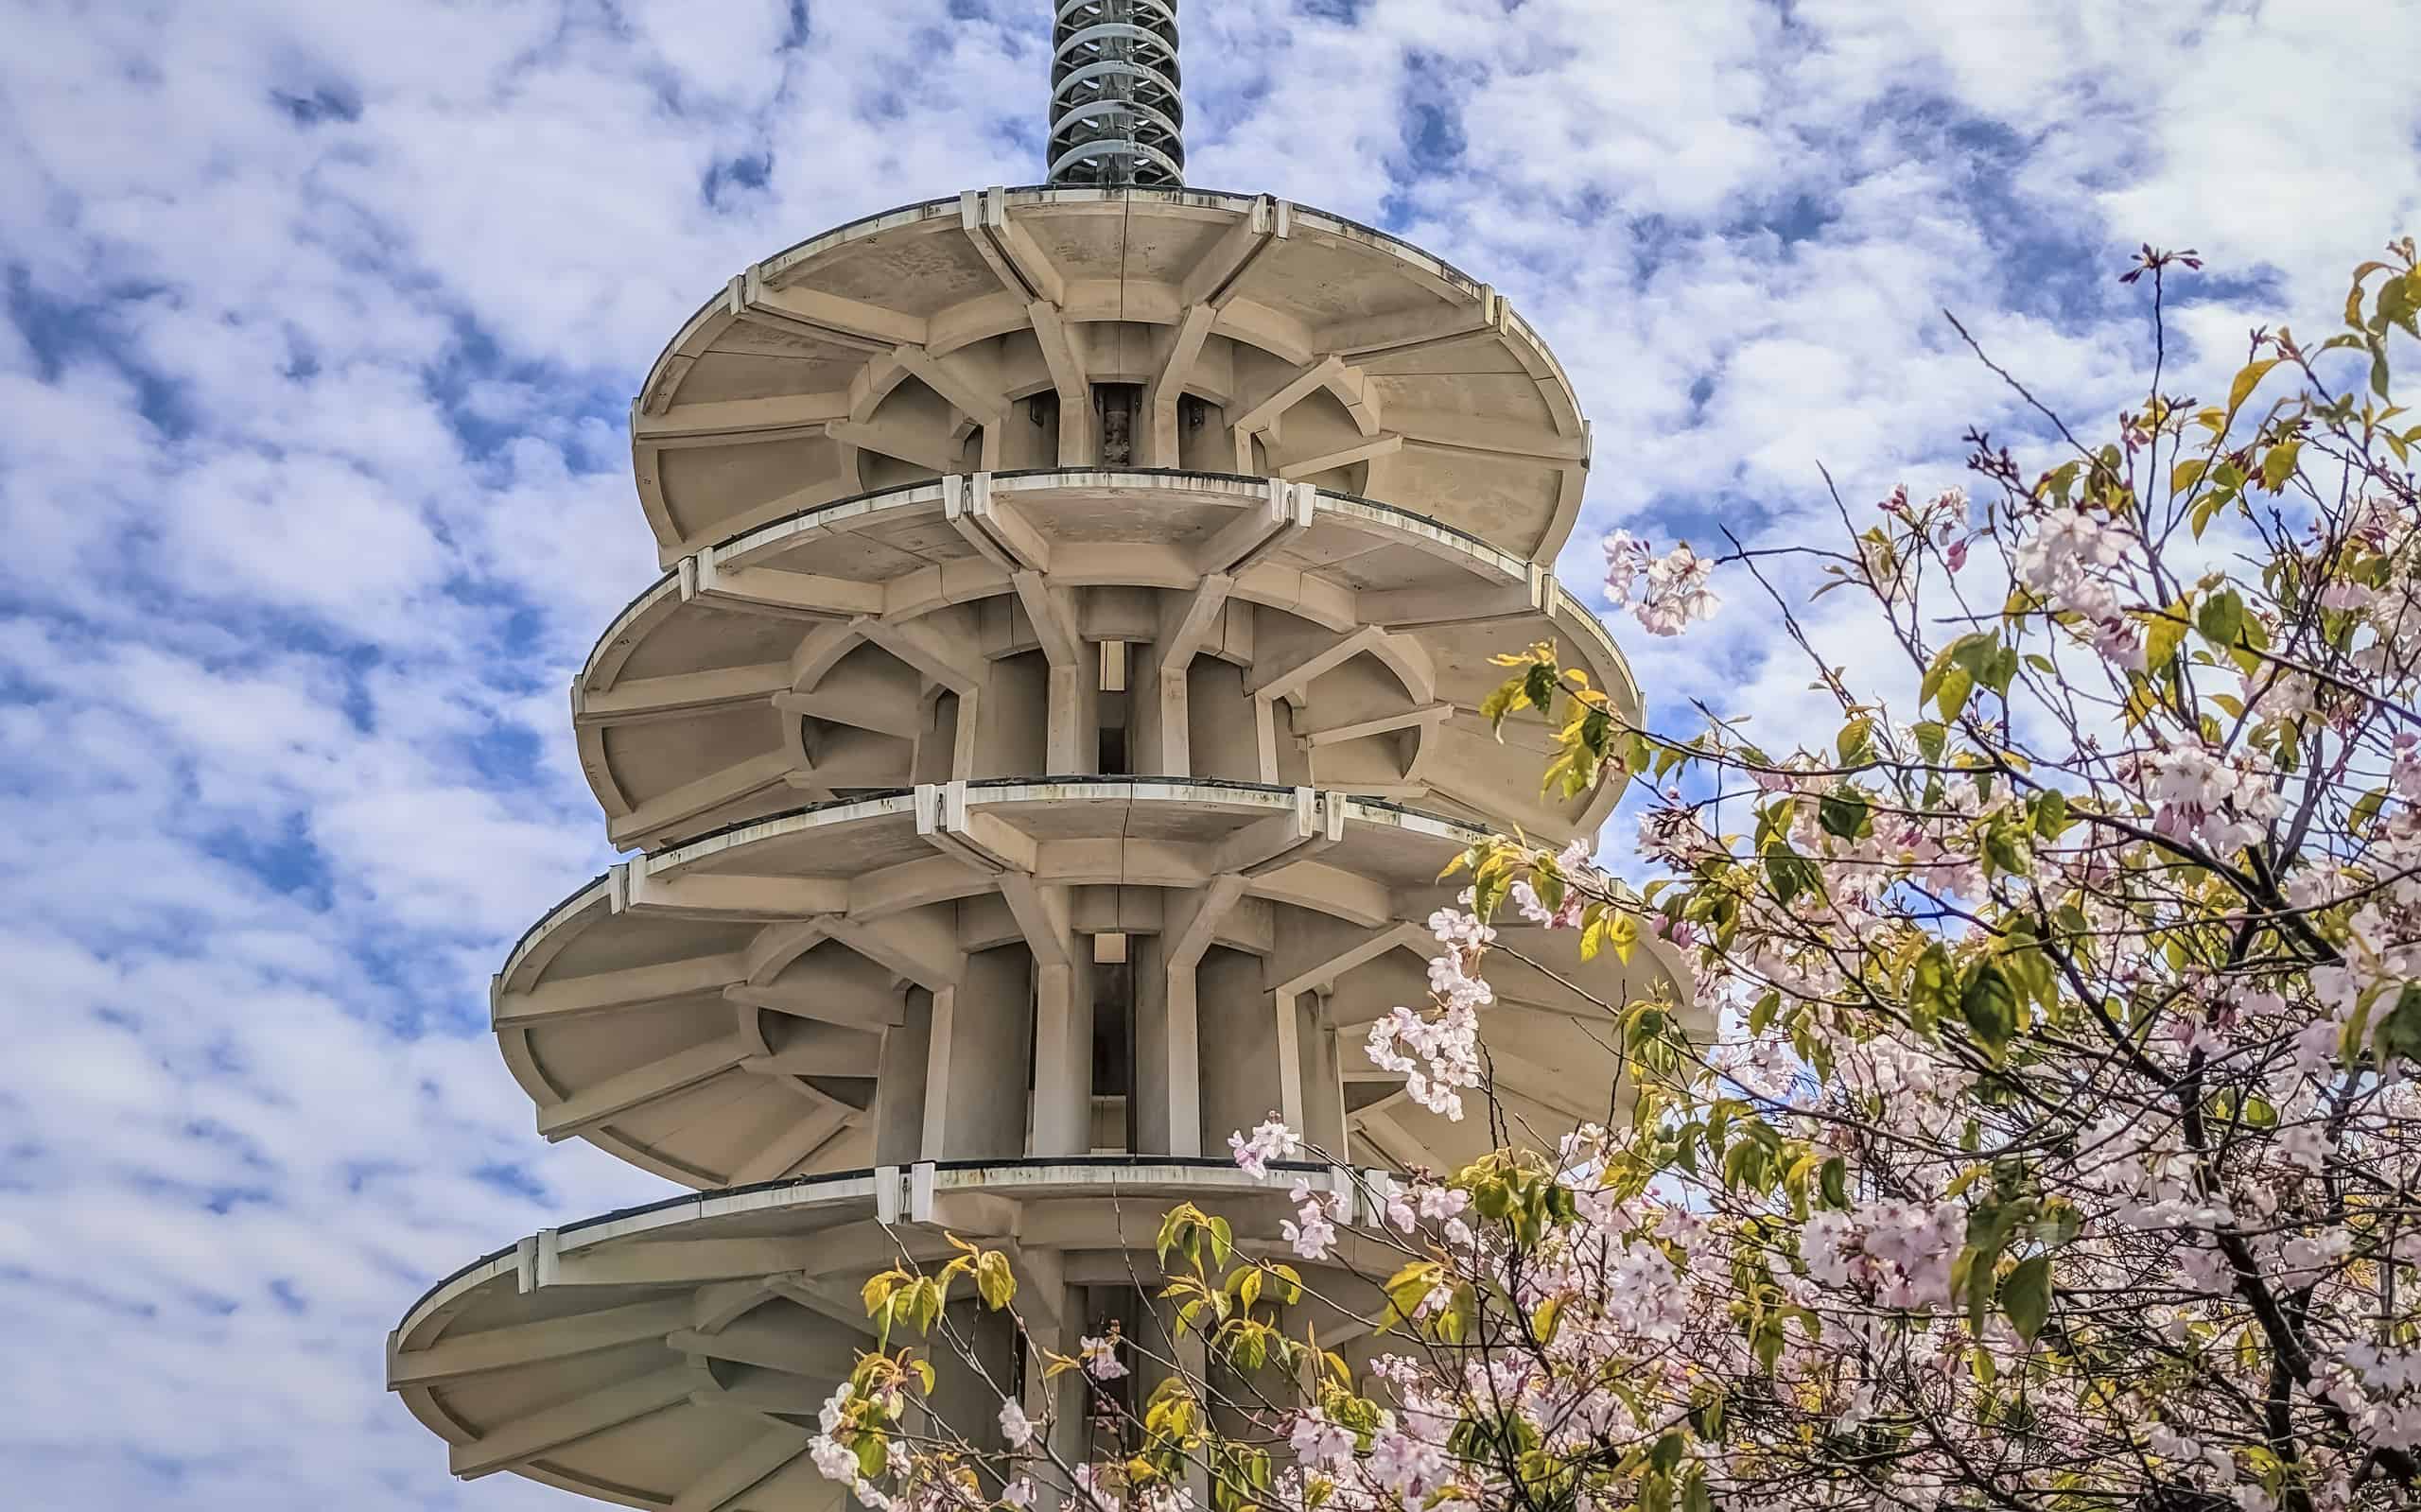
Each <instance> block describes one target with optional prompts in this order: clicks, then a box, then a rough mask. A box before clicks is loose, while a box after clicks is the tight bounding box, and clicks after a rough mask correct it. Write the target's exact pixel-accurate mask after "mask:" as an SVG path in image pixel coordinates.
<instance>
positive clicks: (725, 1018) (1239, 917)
mask: <svg viewBox="0 0 2421 1512" xmlns="http://www.w3.org/2000/svg"><path fill="white" fill-rule="evenodd" d="M1484 833H1485V832H1484V831H1482V830H1479V829H1476V828H1474V827H1472V826H1466V825H1461V824H1457V823H1455V822H1453V821H1450V820H1443V819H1438V818H1435V817H1431V816H1428V815H1423V814H1419V813H1414V812H1411V811H1409V810H1406V809H1403V808H1398V807H1396V806H1394V805H1390V804H1385V803H1381V802H1376V801H1371V800H1367V799H1357V798H1351V797H1348V796H1346V795H1343V794H1340V793H1334V792H1319V791H1314V790H1312V789H1309V788H1280V787H1263V786H1258V785H1250V784H1233V783H1211V782H1200V781H1170V780H1156V779H1146V778H1092V779H1076V780H1068V781H1007V782H986V783H949V784H946V785H940V786H927V787H921V788H917V789H914V790H912V791H903V792H897V793H893V794H888V795H885V796H880V797H874V798H866V799H861V800H856V801H847V802H838V803H832V804H826V805H822V806H819V807H816V808H808V809H803V810H800V811H798V812H795V813H791V814H786V815H781V816H778V817H775V818H771V819H764V820H758V821H756V822H754V823H751V824H748V825H745V826H739V827H736V828H733V829H731V830H728V831H725V832H723V833H721V834H717V835H713V836H709V837H705V838H703V839H700V840H698V841H695V842H692V843H689V844H688V845H684V846H680V847H676V848H674V849H671V850H667V851H663V852H660V853H657V854H655V855H652V856H648V857H644V858H641V859H637V860H631V861H629V862H626V863H624V864H622V865H620V866H618V867H616V868H614V870H613V871H611V872H609V873H608V874H607V875H606V876H604V877H602V878H599V879H598V880H597V881H596V882H594V883H592V884H590V885H589V886H588V887H586V888H584V889H583V890H582V891H581V892H579V893H578V894H575V895H573V896H572V897H570V898H569V899H567V900H566V901H565V902H564V903H563V904H561V905H560V906H558V907H557V908H556V909H555V910H554V912H551V913H549V915H548V916H547V917H546V918H545V919H544V920H542V921H541V922H540V923H539V924H537V925H536V926H535V927H533V928H532V929H531V931H530V932H529V934H528V935H526V936H525V937H524V938H523V939H522V941H521V942H520V944H519V945H518V946H517V947H515V948H514V952H513V954H512V956H511V957H510V958H509V959H508V960H507V962H506V963H505V965H504V968H503V969H502V970H501V971H500V972H499V973H498V974H497V976H496V984H495V994H494V1002H493V1019H494V1024H495V1029H496V1036H497V1040H498V1044H499V1048H500V1049H501V1051H502V1052H503V1054H504V1056H505V1059H506V1061H507V1063H508V1064H509V1065H510V1066H511V1068H512V1069H513V1072H514V1076H515V1078H516V1079H518V1081H519V1082H520V1084H521V1086H522V1087H523V1088H524V1089H525V1090H526V1091H527V1092H528V1093H529V1094H530V1096H531V1100H532V1101H533V1102H534V1103H535V1104H537V1121H538V1128H539V1131H540V1132H541V1133H542V1134H544V1135H546V1136H547V1137H548V1138H555V1139H561V1138H570V1137H573V1136H578V1137H581V1138H587V1139H588V1140H590V1141H591V1142H592V1143H595V1144H596V1145H598V1146H599V1147H600V1148H601V1149H603V1150H605V1151H607V1152H608V1153H610V1154H613V1155H615V1156H619V1157H620V1158H622V1159H625V1160H628V1161H630V1162H632V1163H633V1164H636V1165H638V1166H640V1167H643V1168H644V1169H646V1170H649V1171H652V1172H654V1173H658V1174H660V1175H663V1176H666V1177H669V1178H671V1179H672V1180H674V1181H678V1182H682V1183H684V1184H687V1185H689V1186H694V1187H700V1188H712V1187H723V1186H734V1185H742V1184H746V1183H750V1182H756V1181H764V1180H772V1179H775V1178H778V1177H783V1176H788V1175H792V1174H797V1173H814V1172H824V1171H831V1170H838V1169H844V1168H848V1167H855V1166H862V1165H867V1164H871V1163H877V1162H885V1163H888V1162H900V1163H905V1162H908V1161H912V1160H915V1159H919V1158H936V1159H959V1158H1006V1157H1014V1156H1025V1155H1028V1154H1034V1155H1042V1156H1074V1155H1083V1154H1086V1153H1088V1152H1092V1151H1101V1150H1126V1151H1139V1152H1142V1153H1147V1154H1173V1155H1178V1156H1193V1155H1199V1154H1201V1153H1203V1152H1204V1151H1206V1150H1208V1151H1216V1150H1219V1149H1221V1148H1223V1147H1224V1143H1225V1139H1226V1137H1227V1135H1228V1132H1229V1131H1231V1130H1234V1129H1237V1128H1241V1127H1247V1126H1249V1125H1251V1124H1252V1123H1254V1122H1256V1121H1259V1120H1260V1119H1262V1118H1263V1117H1264V1116H1265V1115H1266V1114H1268V1113H1269V1112H1272V1111H1277V1112H1280V1113H1281V1114H1283V1115H1284V1116H1285V1118H1286V1119H1287V1121H1289V1122H1290V1123H1291V1124H1292V1125H1293V1126H1294V1127H1296V1128H1298V1129H1302V1130H1305V1131H1306V1132H1307V1134H1308V1135H1309V1136H1310V1137H1311V1138H1313V1139H1314V1140H1315V1142H1316V1143H1317V1144H1318V1146H1319V1147H1320V1148H1321V1149H1323V1150H1325V1151H1327V1152H1329V1153H1330V1154H1332V1155H1335V1156H1339V1157H1340V1158H1344V1159H1348V1160H1351V1161H1354V1162H1356V1163H1360V1164H1387V1165H1394V1166H1400V1167H1406V1168H1408V1167H1411V1166H1414V1165H1426V1166H1430V1167H1432V1168H1434V1169H1439V1170H1443V1169H1447V1168H1449V1167H1451V1166H1454V1165H1456V1164H1459V1163H1461V1162H1463V1161H1465V1160H1468V1159H1470V1158H1472V1156H1476V1155H1478V1154H1480V1153H1482V1152H1483V1151H1484V1150H1485V1149H1487V1148H1488V1147H1489V1142H1490V1139H1489V1129H1488V1124H1487V1121H1486V1120H1485V1119H1483V1118H1480V1117H1476V1116H1474V1117H1472V1118H1470V1119H1468V1120H1465V1121H1461V1122H1450V1121H1446V1120H1444V1119H1442V1118H1439V1117H1437V1116H1436V1115H1433V1114H1430V1113H1428V1112H1426V1111H1425V1110H1423V1109H1421V1108H1420V1107H1419V1106H1418V1105H1417V1104H1411V1103H1409V1102H1408V1101H1407V1100H1406V1098H1405V1097H1404V1095H1403V1082H1402V1077H1401V1076H1399V1075H1395V1074H1392V1073H1389V1072H1386V1071H1384V1070H1381V1069H1376V1068H1374V1067H1372V1066H1371V1064H1370V1062H1369V1060H1368V1057H1367V1051H1365V1049H1364V1048H1363V1041H1364V1039H1365V1038H1366V1036H1367V1025H1368V1024H1369V1023H1370V1022H1371V1021H1373V1020H1375V1019H1377V1018H1379V1017H1384V1016H1385V1014H1386V1013H1388V1012H1389V1011H1390V1010H1391V1009H1392V1008H1393V1007H1394V1006H1395V1005H1397V1004H1398V1003H1420V1002H1425V1001H1426V1000H1427V986H1426V975H1425V964H1426V961H1427V959H1428V957H1429V956H1430V955H1432V954H1433V953H1434V952H1435V946H1434V944H1433V942H1432V941H1431V940H1430V938H1429V935H1428V931H1427V930H1426V928H1425V927H1424V926H1423V925H1421V924H1419V923H1416V922H1414V921H1416V920H1420V919H1424V918H1425V917H1426V916H1427V915H1428V913H1429V912H1431V911H1432V910H1433V909H1435V908H1437V907H1439V906H1441V905H1442V904H1443V903H1445V902H1446V901H1447V900H1448V899H1449V898H1450V897H1451V895H1452V889H1451V888H1450V887H1449V886H1447V885H1445V884H1441V883H1440V882H1439V880H1438V872H1439V870H1440V868H1441V866H1442V865H1443V864H1444V863H1445V862H1446V861H1447V860H1449V859H1450V858H1451V857H1452V856H1453V855H1454V853H1455V852H1456V851H1457V850H1459V849H1461V848H1463V847H1464V846H1467V845H1469V844H1471V843H1473V842H1474V841H1476V840H1478V839H1480V838H1482V836H1483V835H1484ZM1507 934H1508V936H1509V937H1512V938H1518V939H1519V940H1520V942H1521V944H1522V947H1523V951H1524V954H1526V955H1528V956H1530V957H1531V958H1532V959H1533V960H1534V961H1535V962H1537V963H1538V965H1524V964H1523V963H1521V962H1517V961H1515V960H1513V959H1512V958H1511V957H1509V956H1500V957H1499V958H1497V959H1496V961H1495V962H1493V963H1492V965H1491V968H1490V980H1491V982H1493V984H1494V986H1495V990H1496V994H1497V999H1496V1003H1495V1005H1494V1006H1493V1007H1491V1008H1489V1010H1487V1012H1486V1013H1485V1014H1484V1015H1483V1035H1484V1040H1485V1042H1486V1044H1487V1045H1488V1046H1489V1050H1490V1052H1491V1054H1492V1056H1493V1066H1494V1075H1495V1083H1494V1086H1495V1089H1496V1091H1497V1092H1498V1093H1499V1095H1500V1096H1501V1097H1502V1098H1503V1099H1504V1100H1505V1102H1506V1105H1507V1110H1508V1116H1509V1117H1511V1118H1512V1119H1514V1120H1515V1121H1517V1126H1520V1127H1523V1128H1524V1130H1525V1134H1524V1137H1525V1138H1533V1139H1535V1140H1537V1141H1540V1142H1541V1143H1542V1144H1544V1145H1547V1146H1549V1147H1551V1142H1552V1140H1553V1139H1554V1138H1555V1137H1556V1136H1557V1135H1558V1134H1559V1133H1561V1132H1563V1131H1565V1130H1567V1129H1569V1128H1571V1127H1572V1126H1573V1125H1575V1124H1576V1123H1578V1122H1582V1121H1589V1120H1592V1119H1597V1120H1602V1119H1604V1118H1606V1117H1607V1116H1609V1114H1610V1113H1611V1111H1613V1109H1612V1107H1611V1102H1610V1100H1611V1091H1610V1087H1611V1083H1612V1080H1613V1071H1614V1066H1615V1062H1614V1058H1613V1056H1612V1055H1611V1052H1610V1051H1609V1050H1608V1048H1607V1046H1608V1043H1609V1042H1608V1040H1607V1037H1606V1036H1607V1032H1608V1028H1609V1025H1610V1023H1611V1019H1610V1017H1609V1016H1608V1014H1607V1011H1606V1010H1605V1009H1604V1008H1603V1007H1601V1006H1598V1005H1596V1004H1594V1003H1592V1002H1591V1001H1589V1000H1588V999H1587V998H1585V997H1584V996H1583V995H1582V993H1580V992H1576V991H1574V990H1573V989H1572V987H1570V986H1568V985H1566V983H1567V982H1577V983H1581V984H1583V985H1584V988H1585V990H1586V992H1587V993H1588V994H1590V995H1592V996H1594V997H1595V998H1597V999H1602V1000H1603V1001H1604V1002H1608V1003H1612V1004H1617V1005H1619V1004H1622V1003H1626V1002H1628V1001H1629V1000H1630V999H1633V998H1636V997H1640V996H1644V995H1646V994H1647V993H1649V992H1651V991H1653V990H1655V988H1656V987H1657V986H1658V985H1659V984H1660V983H1662V982H1670V981H1673V980H1678V979H1677V978H1676V977H1675V976H1674V974H1673V973H1672V972H1671V971H1670V969H1669V967H1668V966H1667V965H1664V964H1663V963H1662V962H1661V960H1658V959H1652V958H1651V957H1650V956H1648V955H1646V954H1642V955H1639V956H1636V957H1634V959H1633V961H1632V963H1631V964H1630V965H1629V966H1628V967H1626V966H1622V965H1617V964H1616V963H1615V962H1614V960H1613V958H1612V957H1611V956H1603V957H1600V958H1599V959H1598V960H1597V961H1595V962H1594V963H1592V964H1590V965H1585V966H1584V965H1582V964H1581V963H1580V961H1579V959H1578V955H1577V950H1576V940H1575V938H1574V934H1575V931H1571V930H1562V931H1556V932H1553V933H1549V932H1547V931H1543V930H1526V929H1520V928H1518V927H1516V926H1514V925H1511V924H1508V925H1507ZM1559 979H1560V980H1559ZM1475 1111H1476V1110H1475Z"/></svg>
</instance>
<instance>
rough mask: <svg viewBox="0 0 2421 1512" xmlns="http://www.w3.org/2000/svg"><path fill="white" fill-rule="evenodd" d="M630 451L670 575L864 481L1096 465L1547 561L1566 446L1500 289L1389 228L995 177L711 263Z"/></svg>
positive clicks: (1558, 521) (1193, 194)
mask: <svg viewBox="0 0 2421 1512" xmlns="http://www.w3.org/2000/svg"><path fill="white" fill-rule="evenodd" d="M631 445H632V453H633V461H634V464H635V469H636V475H637V481H638V491H639V497H640V501H641V503H642V505H643V506H644V508H645V510H646V512H647V517H648V521H649V524H650V525H651V526H652V527H653V530H654V531H655V535H656V540H657V543H658V545H659V547H661V549H662V552H663V557H664V561H665V563H666V564H667V565H670V564H671V563H672V562H673V561H675V560H677V559H678V558H680V557H682V556H684V555H687V554H688V553H689V552H691V551H694V550H696V549H698V548H699V547H702V546H705V545H707V544H709V543H711V542H715V541H720V540H722V539H723V538H725V537H726V536H729V535H732V534H733V533H735V532H737V531H740V530H746V529H749V528H750V527H753V526H756V525H758V524H761V523H763V522H765V521H767V520H771V519H775V518H779V517H781V516H783V515H787V514H792V513H796V512H797V511H799V510H801V509H805V508H809V507H811V506H813V505H816V504H821V503H825V502H827V501H829V500H832V499H836V498H845V497H849V496H852V495H859V494H862V493H864V492H866V491H867V490H869V489H879V488H883V487H887V486H889V485H891V484H894V483H899V482H911V481H918V480H923V479H929V478H936V477H939V476H942V475H944V474H949V473H977V472H1001V471H1009V470H1016V469H1022V468H1033V467H1052V466H1058V467H1071V466H1094V465H1103V464H1109V465H1134V466H1141V467H1165V468H1188V469H1204V470H1211V471H1218V472H1238V473H1250V474H1256V475H1267V476H1273V477H1279V478H1286V479H1289V480H1299V481H1308V482H1313V483H1316V484H1319V485H1321V486H1322V487H1327V488H1333V489H1336V490H1338V491H1340V492H1344V493H1350V494H1359V495H1367V496H1369V497H1374V498H1384V499H1385V500H1387V501H1389V502H1391V503H1395V504H1398V505H1401V506H1402V507H1404V508H1406V509H1411V510H1417V511H1419V512H1420V513H1425V514H1432V515H1435V516H1437V518H1439V519H1441V520H1444V521H1446V522H1447V523H1448V524H1450V525H1452V526H1454V527H1455V528H1457V529H1460V530H1468V531H1470V532H1471V533H1472V534H1474V535H1477V536H1479V537H1481V538H1482V539H1484V540H1487V541H1489V543H1491V544H1493V545H1495V546H1497V547H1502V548H1503V549H1505V550H1508V551H1511V552H1513V553H1515V554H1516V555H1518V556H1520V557H1522V558H1524V560H1528V561H1535V562H1552V561H1553V560H1554V559H1555V554H1556V551H1557V550H1558V548H1559V547H1561V546H1562V544H1563V541H1564V538H1565V537H1566V536H1567V535H1569V534H1570V533H1571V530H1572V526H1573V522H1574V520H1575V519H1576V517H1577V515H1578V513H1579V508H1580V495H1581V487H1582V482H1583V477H1584V474H1585V472H1586V469H1587V466H1588V457H1589V433H1588V428H1587V426H1586V425H1585V424H1584V423H1583V421H1582V420H1581V417H1580V410H1579V408H1578V406H1577V404H1576V401H1575V399H1574V397H1573V392H1572V387H1571V385H1570V384H1569V383H1568V382H1567V381H1566V380H1565V378H1564V375H1563V372H1562V370H1561V369H1560V368H1559V367H1558V366H1557V364H1556V361H1555V358H1554V357H1553V356H1550V355H1549V354H1548V352H1547V350H1546V347H1545V346H1544V345H1543V344H1542V343H1541V341H1540V340H1539V339H1538V336H1537V335H1536V333H1534V332H1533V331H1532V330H1531V329H1530V328H1529V326H1528V325H1526V324H1524V322H1522V321H1521V320H1520V318H1518V317H1517V316H1515V315H1514V314H1513V312H1512V311H1511V310H1510V309H1509V308H1508V307H1507V305H1506V304H1505V302H1504V300H1503V299H1501V298H1499V297H1498V295H1497V294H1496V292H1495V291H1494V290H1493V289H1491V288H1490V287H1488V286H1487V285H1485V284H1480V283H1476V282H1474V281H1473V280H1472V279H1471V278H1469V277H1467V276H1465V275H1464V274H1462V273H1461V272H1459V271H1457V270H1455V269H1454V268H1452V267H1449V266H1448V265H1447V264H1445V263H1443V262H1441V261H1439V260H1438V259H1437V258H1436V257H1433V256H1431V255H1429V254H1428V253H1427V252H1421V251H1420V250H1419V249H1417V248H1414V247H1411V246H1408V245H1406V244H1405V243H1403V242H1401V241H1398V240H1396V239H1395V238H1394V237H1392V236H1388V235H1384V234H1382V233H1380V232H1376V231H1373V230H1371V229H1369V228H1368V227H1367V226H1362V225H1357V224H1355V223H1354V222H1352V221H1350V220H1345V219H1341V218H1339V217H1335V216H1332V215H1327V214H1325V213H1323V212H1320V211H1317V210H1313V209H1310V208H1307V207H1305V206H1302V205H1297V204H1291V203H1288V202H1287V201H1285V200H1272V199H1270V198H1268V197H1267V196H1261V197H1258V198H1250V197H1245V196H1242V195H1228V194H1212V193H1208V192H1205V191H1202V190H1195V189H1140V188H1139V189H1126V190H1114V189H1086V188H1063V189H997V188H996V189H988V190H984V191H980V192H974V191H970V192H969V193H967V194H965V195H962V196H960V197H959V198H957V199H955V200H934V201H932V202H931V203H928V204H921V205H911V206H909V207H907V208H905V209H900V210H895V211H892V212H889V213H888V214H885V215H880V216H875V217H869V218H867V219H864V220H861V221H857V222H854V223H852V224H850V225H846V226H844V227H841V228H840V229H839V230H836V231H831V232H827V233H826V234H825V235H821V236H818V237H815V238H814V239H812V240H810V241H806V242H802V243H800V244H799V245H798V246H796V247H793V248H792V249H791V250H789V251H788V252H782V253H779V254H778V255H776V256H774V257H770V258H768V259H766V260H765V261H764V262H761V263H758V264H757V265H756V266H755V267H753V268H750V269H748V270H747V271H746V272H744V273H742V274H740V276H738V277H736V278H734V279H732V281H731V282H730V284H729V285H728V286H727V287H725V288H724V289H723V292H722V293H720V294H718V295H717V296H716V297H715V299H714V300H712V301H711V302H710V303H708V304H707V305H706V306H705V308H704V309H702V310H700V311H699V312H698V313H697V315H695V316H694V317H692V318H691V319H690V321H689V322H688V325H686V326H684V327H683V328H682V330H681V332H680V334H679V335H678V336H676V337H674V338H673V339H672V343H671V346H669V347H668V348H667V349H666V350H665V352H664V355H663V356H660V357H658V358H657V359H656V362H655V366H654V367H653V369H652V370H651V371H650V372H649V374H648V377H647V382H646V385H645V387H644V388H643V389H642V391H641V392H640V395H639V397H638V398H637V399H636V401H634V403H633V406H632V412H631Z"/></svg>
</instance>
